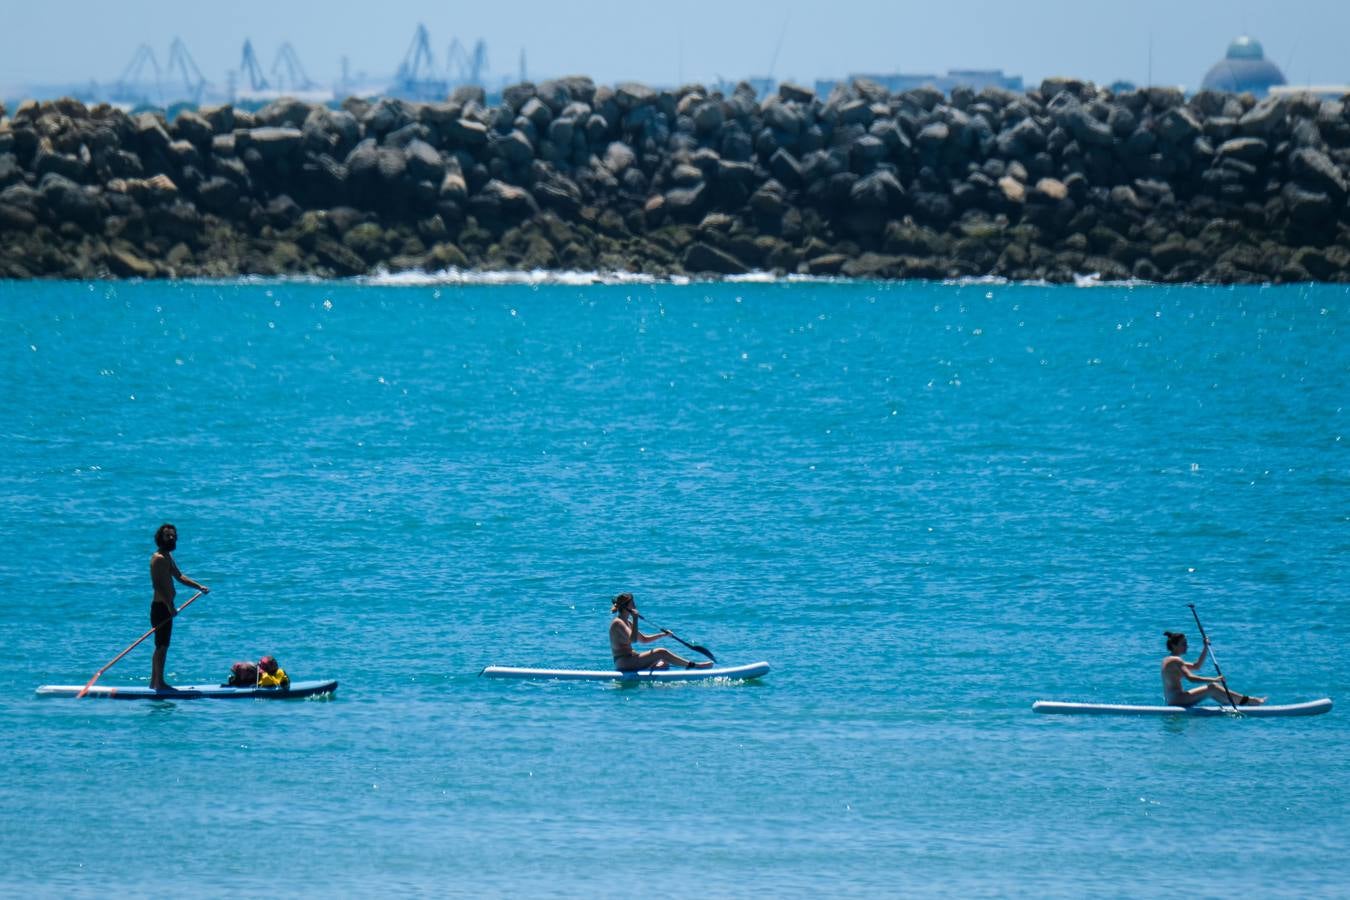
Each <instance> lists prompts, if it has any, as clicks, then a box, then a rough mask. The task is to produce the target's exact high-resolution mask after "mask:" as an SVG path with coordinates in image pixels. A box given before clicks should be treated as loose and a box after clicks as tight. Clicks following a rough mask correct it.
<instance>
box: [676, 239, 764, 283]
mask: <svg viewBox="0 0 1350 900" xmlns="http://www.w3.org/2000/svg"><path fill="white" fill-rule="evenodd" d="M684 268H685V271H688V272H698V273H711V274H715V275H744V274H745V273H746V272H748V271H749V269H748V268H746V266H745V264H744V263H742V262H741V261H740V260H738V259H736V258H735V257H734V256H732V255H731V254H729V253H724V252H723V251H721V250H718V249H717V248H715V247H710V246H709V245H707V244H705V243H703V242H701V241H696V242H695V243H693V244H690V245H689V249H687V250H686V251H685V252H684Z"/></svg>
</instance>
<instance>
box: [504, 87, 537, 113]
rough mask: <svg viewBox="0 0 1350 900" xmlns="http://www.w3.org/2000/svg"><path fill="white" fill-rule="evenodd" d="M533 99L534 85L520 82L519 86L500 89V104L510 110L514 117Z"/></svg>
mask: <svg viewBox="0 0 1350 900" xmlns="http://www.w3.org/2000/svg"><path fill="white" fill-rule="evenodd" d="M534 97H535V89H534V83H533V82H530V81H522V82H520V83H519V84H512V85H507V86H506V87H505V88H502V103H503V104H504V105H505V106H506V107H507V108H508V109H510V110H511V113H512V114H513V115H514V114H516V113H518V112H520V110H521V109H522V108H523V107H524V106H525V104H526V103H528V102H529V101H531V100H533V99H534Z"/></svg>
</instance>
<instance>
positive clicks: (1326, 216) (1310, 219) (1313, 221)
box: [1280, 182, 1337, 227]
mask: <svg viewBox="0 0 1350 900" xmlns="http://www.w3.org/2000/svg"><path fill="white" fill-rule="evenodd" d="M1280 199H1281V200H1283V201H1284V207H1285V209H1286V210H1288V212H1289V218H1290V219H1291V220H1293V221H1294V223H1295V224H1298V225H1301V226H1304V227H1320V226H1322V225H1325V224H1326V223H1327V222H1328V221H1330V220H1331V219H1333V218H1334V217H1335V215H1336V209H1337V205H1336V204H1335V203H1333V202H1332V200H1331V198H1330V197H1329V196H1327V195H1326V194H1324V193H1322V192H1320V191H1309V190H1306V189H1304V188H1302V187H1299V186H1298V185H1297V184H1294V183H1293V182H1290V183H1288V184H1286V185H1285V186H1284V188H1283V189H1282V190H1281V191H1280Z"/></svg>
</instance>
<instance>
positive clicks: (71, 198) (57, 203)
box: [38, 172, 102, 228]
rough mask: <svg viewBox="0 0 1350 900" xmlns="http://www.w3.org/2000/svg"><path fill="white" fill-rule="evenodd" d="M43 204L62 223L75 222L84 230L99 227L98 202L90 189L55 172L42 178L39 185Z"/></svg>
mask: <svg viewBox="0 0 1350 900" xmlns="http://www.w3.org/2000/svg"><path fill="white" fill-rule="evenodd" d="M38 194H39V195H40V196H41V198H42V203H43V205H45V206H46V207H47V209H49V210H50V211H51V213H52V215H53V216H54V217H56V218H57V219H58V220H59V221H61V222H73V223H75V224H76V225H80V226H81V227H84V228H95V227H97V226H98V225H99V222H100V220H101V218H102V217H101V216H100V214H99V206H98V202H97V200H96V199H95V197H94V195H93V194H92V193H90V191H89V189H87V188H85V187H84V186H82V185H79V184H76V183H75V182H74V181H72V180H70V179H69V178H66V177H65V176H64V175H58V174H56V173H55V172H52V173H49V174H47V175H44V176H42V181H41V182H39V184H38Z"/></svg>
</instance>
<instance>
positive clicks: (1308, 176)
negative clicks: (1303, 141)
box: [1289, 147, 1350, 203]
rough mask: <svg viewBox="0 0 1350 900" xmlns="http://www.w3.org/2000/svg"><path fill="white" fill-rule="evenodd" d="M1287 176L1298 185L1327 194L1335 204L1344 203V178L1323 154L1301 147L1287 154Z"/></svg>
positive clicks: (1346, 187) (1345, 185) (1345, 187)
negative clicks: (1291, 177)
mask: <svg viewBox="0 0 1350 900" xmlns="http://www.w3.org/2000/svg"><path fill="white" fill-rule="evenodd" d="M1289 174H1291V175H1292V176H1293V177H1294V180H1295V181H1297V182H1299V183H1300V184H1302V185H1304V186H1306V187H1308V188H1310V189H1311V190H1313V191H1320V192H1322V193H1325V194H1327V195H1328V196H1329V197H1331V198H1332V199H1333V200H1335V201H1336V202H1337V203H1343V202H1344V201H1345V197H1346V193H1347V189H1348V187H1350V186H1347V184H1346V180H1345V176H1344V175H1342V174H1341V171H1340V169H1338V168H1337V167H1336V164H1335V163H1334V162H1332V161H1331V158H1330V157H1328V156H1327V155H1326V154H1325V153H1323V152H1321V151H1320V150H1313V149H1311V148H1308V147H1303V148H1300V149H1298V150H1295V151H1294V152H1293V153H1291V154H1289Z"/></svg>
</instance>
